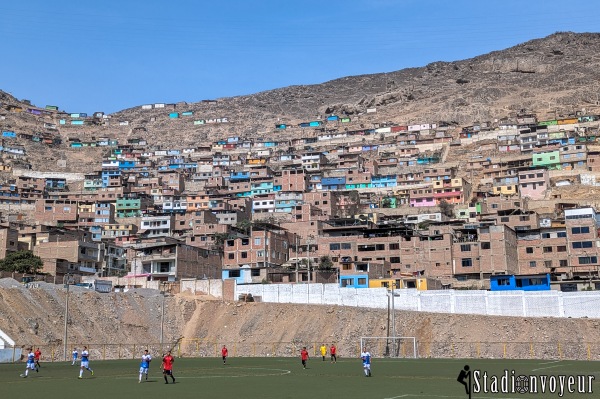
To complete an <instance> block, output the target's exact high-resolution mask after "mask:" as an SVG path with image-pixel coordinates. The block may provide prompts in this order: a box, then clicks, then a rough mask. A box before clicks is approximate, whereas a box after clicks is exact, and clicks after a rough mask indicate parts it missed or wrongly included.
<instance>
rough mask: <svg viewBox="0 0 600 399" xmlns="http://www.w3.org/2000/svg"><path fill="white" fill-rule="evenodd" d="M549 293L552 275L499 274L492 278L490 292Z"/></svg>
mask: <svg viewBox="0 0 600 399" xmlns="http://www.w3.org/2000/svg"><path fill="white" fill-rule="evenodd" d="M516 290H523V291H549V290H550V274H549V273H546V274H526V275H512V274H497V275H494V276H491V277H490V291H516Z"/></svg>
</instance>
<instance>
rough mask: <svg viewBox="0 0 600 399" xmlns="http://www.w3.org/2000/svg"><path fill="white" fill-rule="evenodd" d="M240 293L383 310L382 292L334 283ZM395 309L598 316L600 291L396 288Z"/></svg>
mask: <svg viewBox="0 0 600 399" xmlns="http://www.w3.org/2000/svg"><path fill="white" fill-rule="evenodd" d="M240 294H252V296H258V297H261V301H262V302H275V303H310V304H318V305H340V306H355V307H365V308H379V309H386V308H387V302H388V299H387V296H388V295H387V289H386V288H368V289H367V288H358V289H357V288H340V287H339V286H338V285H337V284H256V285H238V286H237V287H236V298H237V297H238V296H239V295H240ZM394 307H395V309H399V310H413V311H421V312H437V313H463V314H481V315H496V316H520V317H589V318H600V292H596V291H590V292H584V291H579V292H561V291H554V290H552V291H541V292H540V291H538V292H525V291H509V292H491V291H477V290H468V291H467V290H465V291H462V290H442V291H417V290H415V289H404V290H396V291H395V295H394Z"/></svg>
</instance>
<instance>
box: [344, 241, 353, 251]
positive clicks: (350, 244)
mask: <svg viewBox="0 0 600 399" xmlns="http://www.w3.org/2000/svg"><path fill="white" fill-rule="evenodd" d="M342 249H352V243H349V242H343V243H342Z"/></svg>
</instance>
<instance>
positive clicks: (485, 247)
mask: <svg viewBox="0 0 600 399" xmlns="http://www.w3.org/2000/svg"><path fill="white" fill-rule="evenodd" d="M490 248H491V244H490V243H489V242H486V241H484V242H482V243H481V249H490Z"/></svg>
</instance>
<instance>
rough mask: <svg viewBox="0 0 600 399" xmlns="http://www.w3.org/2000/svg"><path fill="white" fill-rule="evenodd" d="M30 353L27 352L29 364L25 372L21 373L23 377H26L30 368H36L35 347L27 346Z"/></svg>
mask: <svg viewBox="0 0 600 399" xmlns="http://www.w3.org/2000/svg"><path fill="white" fill-rule="evenodd" d="M27 350H28V351H29V353H28V354H27V365H26V366H25V374H21V377H24V378H26V377H27V376H28V375H29V370H35V369H36V368H35V354H34V353H33V348H27Z"/></svg>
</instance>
